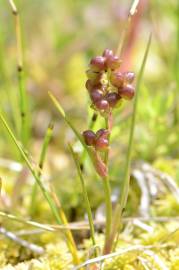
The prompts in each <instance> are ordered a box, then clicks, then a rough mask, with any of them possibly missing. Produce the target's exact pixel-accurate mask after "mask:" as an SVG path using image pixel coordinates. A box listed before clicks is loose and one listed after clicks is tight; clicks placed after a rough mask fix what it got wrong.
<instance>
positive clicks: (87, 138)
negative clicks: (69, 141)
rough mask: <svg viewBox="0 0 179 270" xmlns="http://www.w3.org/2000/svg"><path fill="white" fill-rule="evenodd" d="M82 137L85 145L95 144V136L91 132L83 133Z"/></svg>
mask: <svg viewBox="0 0 179 270" xmlns="http://www.w3.org/2000/svg"><path fill="white" fill-rule="evenodd" d="M83 137H84V140H85V143H86V145H88V146H91V145H94V144H95V138H96V135H95V133H94V132H93V131H92V130H86V131H84V132H83Z"/></svg>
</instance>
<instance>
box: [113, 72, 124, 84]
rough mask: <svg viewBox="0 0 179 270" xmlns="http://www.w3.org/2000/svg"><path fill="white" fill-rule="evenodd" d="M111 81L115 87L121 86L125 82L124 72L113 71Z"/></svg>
mask: <svg viewBox="0 0 179 270" xmlns="http://www.w3.org/2000/svg"><path fill="white" fill-rule="evenodd" d="M110 82H111V83H112V85H114V86H115V87H121V86H122V85H123V84H124V74H123V73H122V72H120V71H114V72H111V76H110Z"/></svg>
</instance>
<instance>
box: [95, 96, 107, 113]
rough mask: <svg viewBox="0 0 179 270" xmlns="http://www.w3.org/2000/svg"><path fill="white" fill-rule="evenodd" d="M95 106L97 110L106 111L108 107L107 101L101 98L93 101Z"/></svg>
mask: <svg viewBox="0 0 179 270" xmlns="http://www.w3.org/2000/svg"><path fill="white" fill-rule="evenodd" d="M95 106H96V108H97V109H99V110H104V111H107V110H108V109H109V103H108V102H107V100H105V99H101V100H99V101H97V102H95Z"/></svg>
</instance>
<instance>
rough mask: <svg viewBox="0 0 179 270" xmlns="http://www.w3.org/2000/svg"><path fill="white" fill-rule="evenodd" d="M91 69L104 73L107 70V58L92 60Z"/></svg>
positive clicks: (97, 57) (98, 57) (100, 57)
mask: <svg viewBox="0 0 179 270" xmlns="http://www.w3.org/2000/svg"><path fill="white" fill-rule="evenodd" d="M90 67H91V69H92V70H93V71H103V70H105V69H106V58H105V57H103V56H96V57H94V58H92V60H91V62H90Z"/></svg>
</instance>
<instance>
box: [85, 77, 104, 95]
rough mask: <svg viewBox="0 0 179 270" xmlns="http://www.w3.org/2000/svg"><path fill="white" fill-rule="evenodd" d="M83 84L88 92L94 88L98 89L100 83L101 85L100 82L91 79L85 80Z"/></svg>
mask: <svg viewBox="0 0 179 270" xmlns="http://www.w3.org/2000/svg"><path fill="white" fill-rule="evenodd" d="M85 86H86V89H87V90H88V91H89V92H91V91H93V90H95V89H99V88H101V87H102V85H101V83H100V82H96V83H94V82H93V81H92V80H87V81H86V85H85Z"/></svg>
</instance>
